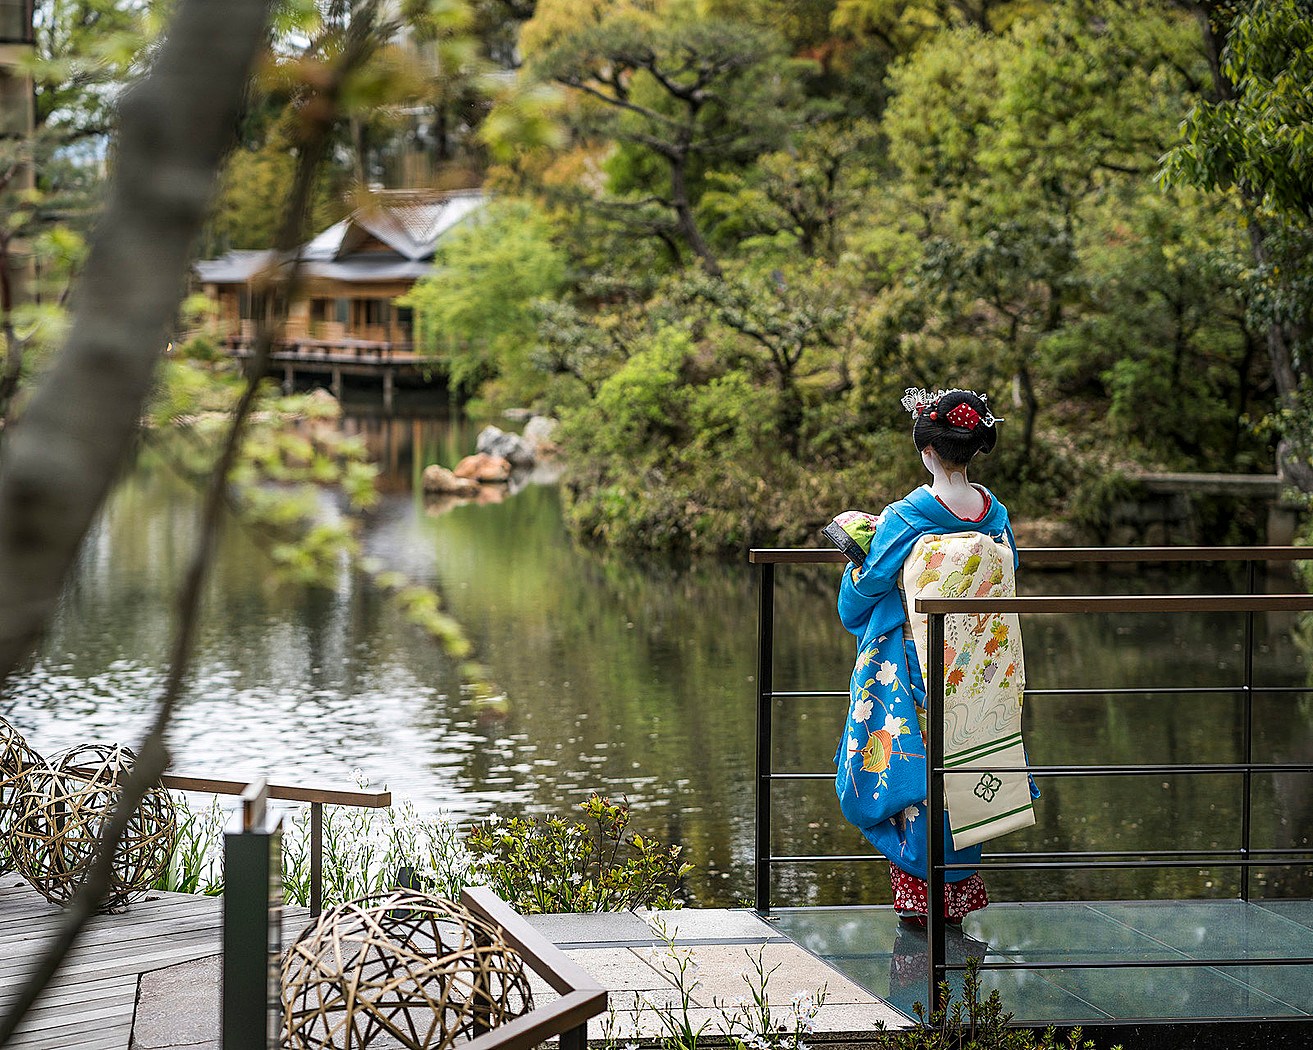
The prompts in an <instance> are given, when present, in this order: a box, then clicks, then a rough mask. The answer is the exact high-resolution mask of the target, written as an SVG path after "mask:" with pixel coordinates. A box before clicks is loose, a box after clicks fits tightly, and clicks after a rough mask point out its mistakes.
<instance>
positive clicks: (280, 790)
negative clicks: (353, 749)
mask: <svg viewBox="0 0 1313 1050" xmlns="http://www.w3.org/2000/svg"><path fill="white" fill-rule="evenodd" d="M160 780H161V783H162V784H163V785H164V787H166V788H168V789H169V790H170V791H192V792H197V793H200V794H206V795H236V796H240V795H241V794H242V793H243V792H244V791H246V789H247V787H248V785H247V782H246V781H244V780H220V779H217V778H215V777H192V776H184V775H183V774H180V773H165V774H164V776H163V777H161V778H160ZM268 796H269V798H271V799H279V800H282V801H285V802H309V803H310V914H312V915H318V914H319V913H320V912H321V911H323V910H324V807H325V806H355V807H358V808H360V809H386V808H387V807H388V806H390V805H392V792H390V791H346V790H342V789H337V788H308V787H298V786H296V785H290V784H269V785H268Z"/></svg>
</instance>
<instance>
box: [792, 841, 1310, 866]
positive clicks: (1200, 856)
mask: <svg viewBox="0 0 1313 1050" xmlns="http://www.w3.org/2000/svg"><path fill="white" fill-rule="evenodd" d="M1245 855H1246V853H1245V851H1244V850H1242V849H1225V850H1223V849H1216V850H1188V849H1164V850H1152V849H1144V850H1135V849H1131V850H1093V851H1084V850H1082V851H1071V850H1067V851H1063V850H1055V851H1051V852H1044V853H986V854H985V855H984V857H983V860H985V861H991V860H995V859H998V858H1000V857H1026V858H1028V859H1029V860H1036V859H1039V860H1044V859H1050V860H1051V859H1055V858H1065V859H1068V860H1083V859H1088V858H1092V857H1179V858H1182V859H1184V858H1194V859H1195V860H1196V861H1199V862H1201V863H1200V864H1199V866H1200V867H1207V863H1206V862H1207V861H1208V860H1210V859H1219V860H1220V859H1224V858H1226V857H1242V856H1245ZM1247 855H1248V856H1249V857H1251V858H1260V859H1261V858H1263V857H1307V859H1308V861H1309V863H1313V846H1309V847H1306V848H1304V849H1251V850H1249V852H1248V854H1247ZM769 859H770V861H771V863H773V864H802V863H812V862H817V861H825V862H831V863H833V862H835V861H842V862H844V863H849V864H851V863H855V862H858V861H866V860H884V858H883V857H881V856H880V855H879V854H877V853H847V854H843V853H822V854H817V855H814V856H807V855H794V854H778V855H774V856H772V857H770V858H769ZM1055 866H1056V865H1055ZM976 867H977V865H962V866H960V868H961V870H970V871H974V870H975V868H976Z"/></svg>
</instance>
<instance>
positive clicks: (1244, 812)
mask: <svg viewBox="0 0 1313 1050" xmlns="http://www.w3.org/2000/svg"><path fill="white" fill-rule="evenodd" d="M1257 580H1258V563H1257V562H1255V561H1252V560H1251V561H1247V562H1245V593H1246V594H1254V593H1256V587H1257ZM1243 688H1244V691H1243V693H1241V703H1242V705H1243V711H1244V713H1243V718H1244V726H1243V728H1242V730H1241V736H1240V742H1241V743H1240V750H1241V756H1240V761H1241V762H1243V763H1244V764H1245V772H1244V777H1243V792H1244V794H1243V795H1242V797H1241V799H1240V859H1241V860H1246V861H1247V860H1249V859H1250V852H1249V851H1250V849H1251V847H1252V845H1253V842H1252V837H1253V825H1252V817H1253V790H1254V774H1253V771H1252V770H1251V769H1250V768H1249V767H1250V766H1251V765H1253V762H1254V613H1253V610H1250V611H1249V612H1246V613H1245V680H1244V687H1243ZM1240 899H1241V900H1243V901H1247V900H1249V865H1248V864H1246V865H1244V866H1243V867H1241V869H1240Z"/></svg>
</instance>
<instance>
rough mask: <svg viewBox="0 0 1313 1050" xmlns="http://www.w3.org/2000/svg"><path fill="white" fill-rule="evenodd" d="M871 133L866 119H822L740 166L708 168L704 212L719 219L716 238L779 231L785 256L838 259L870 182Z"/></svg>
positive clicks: (873, 158)
mask: <svg viewBox="0 0 1313 1050" xmlns="http://www.w3.org/2000/svg"><path fill="white" fill-rule="evenodd" d="M876 136H877V131H876V128H875V126H874V125H873V124H871V123H870V122H869V121H864V120H858V121H853V122H852V123H841V122H839V121H827V122H826V123H824V124H819V125H816V126H815V127H808V128H805V129H803V131H802V132H801V133H799V134H798V135H797V136H795V141H794V142H791V143H790V144H789V148H787V149H782V150H776V151H774V152H771V153H767V154H764V155H763V156H761V157H759V158H758V159H757V162H756V163H755V164H754V165H752V167H751V168H749V169H747V170H745V171H742V172H738V171H729V172H723V173H722V172H712V173H710V174H709V175H708V177H707V182H708V184H709V186H710V187H712V188H710V189H708V190H707V192H706V194H705V195H704V196H703V198H702V211H703V212H704V213H707V214H709V215H711V216H713V217H714V218H715V219H716V220H717V221H716V228H715V231H714V234H715V236H716V239H718V240H721V239H733V240H735V241H737V240H742V239H744V238H747V237H768V238H774V237H775V236H777V235H780V234H783V235H785V237H786V241H785V245H782V246H781V247H783V250H784V254H786V255H787V254H788V253H789V251H790V250H792V249H793V248H795V247H796V250H797V251H800V252H801V253H802V254H803V255H805V256H807V257H809V258H810V257H813V256H821V257H822V258H826V259H830V260H833V259H835V258H836V257H837V256H838V254H839V251H840V249H841V247H842V244H843V242H842V236H841V234H842V231H843V230H845V229H846V228H847V227H848V226H849V223H850V220H851V219H852V216H853V213H854V212H855V211H856V209H857V208H859V207H860V206H861V205H862V202H863V197H864V195H865V193H867V192H869V190H870V188H871V184H872V182H873V181H874V179H875V173H874V171H873V170H872V169H873V168H874V166H875V163H876V161H877V155H876V153H875V149H874V145H875V142H876Z"/></svg>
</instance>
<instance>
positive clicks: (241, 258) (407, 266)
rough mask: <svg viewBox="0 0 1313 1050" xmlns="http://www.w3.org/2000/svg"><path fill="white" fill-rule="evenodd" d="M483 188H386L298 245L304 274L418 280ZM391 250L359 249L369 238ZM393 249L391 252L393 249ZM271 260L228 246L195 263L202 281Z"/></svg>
mask: <svg viewBox="0 0 1313 1050" xmlns="http://www.w3.org/2000/svg"><path fill="white" fill-rule="evenodd" d="M488 199H489V198H488V196H487V195H486V194H484V193H483V191H482V190H457V191H454V192H451V193H445V194H442V195H441V196H435V195H434V194H431V193H421V192H417V191H407V190H394V191H384V192H382V193H380V194H378V195H377V196H376V197H375V198H374V202H373V203H371V204H370V205H367V206H365V207H363V208H359V209H357V210H356V211H355V212H354V213H352V215H351V216H350V217H349V218H346V219H343V220H342V221H341V222H337V223H334V224H333V225H332V226H330V227H328V229H326V230H324V231H323V232H322V233H320V234H318V235H317V236H315V237H314V238H312V239H311V240H309V241H307V242H306V243H305V244H304V245H302V247H301V258H302V259H303V260H304V263H305V270H306V273H307V275H309V276H312V277H327V278H332V279H335V280H341V281H387V280H395V279H403V278H409V279H416V278H419V277H422V276H424V274H426V273H427V272H428V270H429V268H430V265H431V261H432V259H433V253H434V252H435V251H436V250H437V246H438V242H439V241H441V239H442V237H443V236H444V235H445V234H446V233H447V232H448V231H449V230H451V229H453V228H454V227H455V226H457V225H459V224H460V223H462V222H464V221H465V220H466V219H468V218H469V217H470V216H472V215H473V214H475V213H476V212H477V211H479V209H481V208H482V207H483V206H484V205H485V204H487V202H488ZM370 237H372V238H374V239H376V240H378V241H381V242H382V243H383V244H385V245H387V246H388V247H389V248H391V249H392V251H391V252H381V253H380V252H357V251H356V249H357V248H358V247H359V246H360V244H361V243H362V242H363V241H365V240H366V239H367V238H370ZM394 253H395V254H394ZM273 262H274V253H273V252H272V251H230V252H228V253H226V254H225V255H222V256H220V257H219V258H218V259H207V260H203V261H201V262H197V263H196V275H197V277H198V278H199V279H200V280H201V281H202V282H203V283H205V284H244V283H245V282H246V281H249V280H250V279H251V278H252V277H254V276H255V275H256V274H257V273H259V272H260V271H261V270H262V269H265V268H267V267H269V266H271V265H272V264H273Z"/></svg>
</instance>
